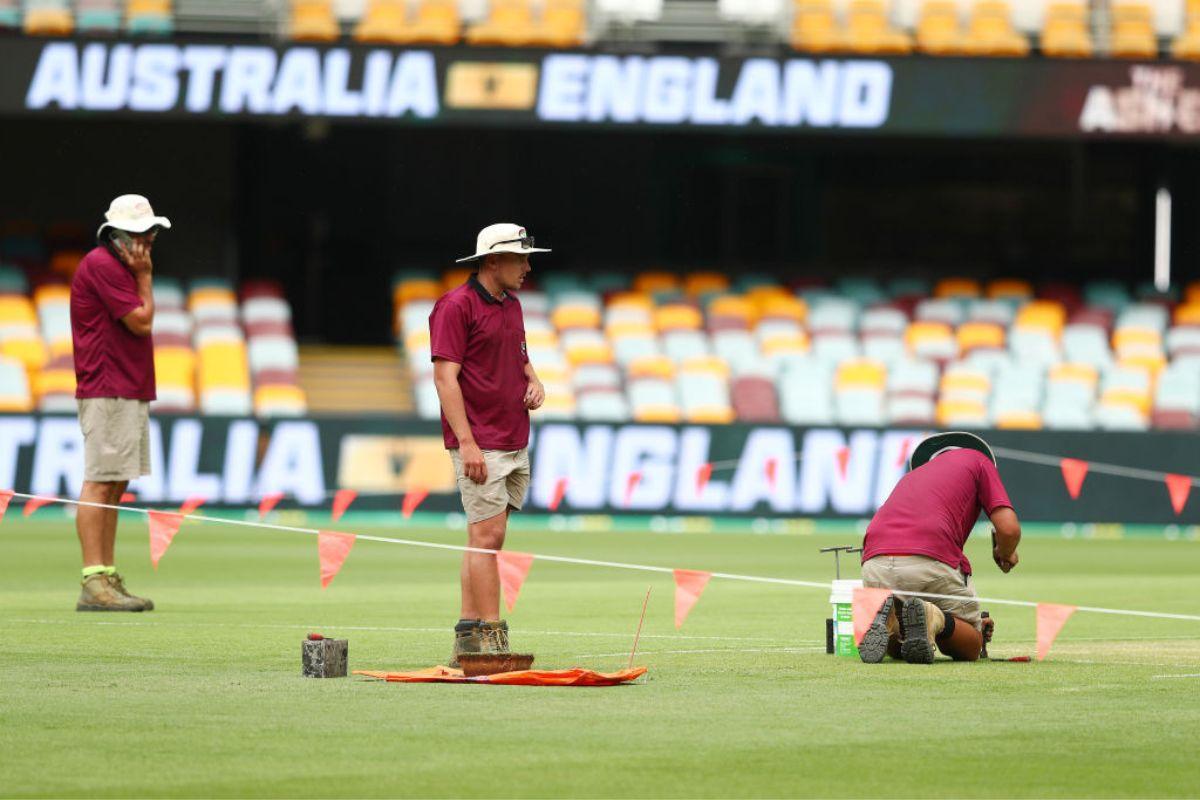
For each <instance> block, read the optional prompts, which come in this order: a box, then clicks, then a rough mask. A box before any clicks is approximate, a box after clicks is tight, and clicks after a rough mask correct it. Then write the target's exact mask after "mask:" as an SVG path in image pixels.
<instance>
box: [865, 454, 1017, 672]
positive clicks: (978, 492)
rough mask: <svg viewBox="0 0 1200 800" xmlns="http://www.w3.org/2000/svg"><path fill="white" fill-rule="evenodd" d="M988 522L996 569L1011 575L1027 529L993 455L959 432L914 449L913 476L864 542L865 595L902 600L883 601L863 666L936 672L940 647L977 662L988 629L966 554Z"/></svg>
mask: <svg viewBox="0 0 1200 800" xmlns="http://www.w3.org/2000/svg"><path fill="white" fill-rule="evenodd" d="M981 512H982V513H984V514H986V515H987V516H988V518H989V519H990V520H991V522H992V525H993V530H992V560H994V561H995V562H996V566H997V567H999V568H1000V570H1001V571H1003V572H1005V573H1007V572H1009V571H1011V570H1012V568H1013V567H1015V566H1016V565H1017V562H1018V561H1019V560H1020V559H1019V557H1018V556H1017V545H1018V544H1020V542H1021V523H1020V521H1019V520H1018V519H1017V514H1016V512H1015V511H1013V507H1012V503H1011V502H1010V501H1009V499H1008V492H1007V491H1005V489H1004V484H1003V483H1001V482H1000V473H999V472H997V471H996V456H995V454H994V453H992V448H991V447H989V446H988V443H987V442H985V441H984V440H983V439H981V438H979V437H978V436H976V435H975V434H973V433H964V432H961V431H950V432H948V433H938V434H934V435H933V436H930V437H928V438H927V439H925V440H923V441H922V442H921V443H920V444H918V445H917V446H916V447H915V448H913V452H912V455H911V456H910V457H909V471H908V473H907V474H906V475H905V476H904V477H903V478H901V479H900V482H899V483H897V484H896V488H894V489H893V490H892V493H891V494H890V495H889V496H888V499H887V500H886V501H885V502H884V504H883V505H882V506H880V508H879V511H877V512H876V513H875V516H874V518H872V520H871V523H870V524H869V525H868V526H867V533H866V536H865V537H864V538H863V554H862V560H863V564H862V580H863V585H864V586H873V587H879V588H884V589H892V590H895V591H897V592H898V593H899V594H896V595H892V596H889V597H888V598H887V599H886V600H885V601H884V603H883V606H882V607H881V608H880V609H879V613H878V614H876V615H875V619H874V620H873V621H872V624H871V627H870V628H869V629H868V631H867V633H866V635H865V636H863V640H862V643H861V644H860V646H859V655H860V656H861V657H862V660H863V661H866V662H867V663H878V662H880V661H882V660H883V657H884V655H885V654H886V655H891V656H892V657H893V658H903V659H904V660H905V661H907V662H908V663H910V664H931V663H933V656H934V648H935V647H936V648H937V649H938V650H941V651H942V652H943V653H944V654H946V655H948V656H950V657H951V658H953V659H955V660H957V661H974V660H975V659H977V658H979V656H980V652H981V650H982V648H983V644H984V642H985V641H986V640H987V639H990V638H991V624H990V623H991V620H984V619H983V618H982V614H981V612H980V610H979V601H978V600H977V599H976V595H975V588H974V586H972V585H971V562H970V560H968V559H967V556H966V554H965V553H964V552H963V546H964V545H965V544H966V543H967V538H968V537H969V536H970V535H971V530H972V529H973V528H974V527H975V522H976V521H977V520H978V519H979V515H980V513H981ZM906 591H908V592H922V593H926V594H931V595H942V597H931V598H926V599H918V598H915V597H908V596H905V595H904V594H903V593H904V592H906ZM985 623H986V624H985Z"/></svg>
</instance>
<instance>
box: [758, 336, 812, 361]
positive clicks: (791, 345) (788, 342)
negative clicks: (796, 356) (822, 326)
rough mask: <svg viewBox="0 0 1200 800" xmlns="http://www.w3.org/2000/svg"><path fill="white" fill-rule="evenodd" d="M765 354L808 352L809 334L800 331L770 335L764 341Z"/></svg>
mask: <svg viewBox="0 0 1200 800" xmlns="http://www.w3.org/2000/svg"><path fill="white" fill-rule="evenodd" d="M761 346H762V351H763V355H766V356H781V355H786V354H788V353H807V352H808V335H807V334H805V333H804V332H803V331H800V332H799V333H780V334H775V335H774V336H768V337H767V338H765V339H763V341H762V345H761Z"/></svg>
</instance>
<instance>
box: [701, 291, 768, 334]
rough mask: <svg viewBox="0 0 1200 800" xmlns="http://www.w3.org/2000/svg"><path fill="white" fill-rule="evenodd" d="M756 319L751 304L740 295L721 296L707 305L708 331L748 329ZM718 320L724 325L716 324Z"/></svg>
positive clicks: (755, 313)
mask: <svg viewBox="0 0 1200 800" xmlns="http://www.w3.org/2000/svg"><path fill="white" fill-rule="evenodd" d="M757 318H758V314H757V311H756V310H755V306H754V304H753V303H752V302H750V301H749V300H747V299H746V298H745V297H742V296H741V295H723V296H720V297H715V298H713V300H712V302H710V303H709V304H708V327H709V330H721V329H725V330H728V329H737V328H742V329H745V328H749V327H750V326H751V325H752V324H753V323H754V322H755V321H756V320H757ZM718 320H723V321H725V323H726V324H717V321H718Z"/></svg>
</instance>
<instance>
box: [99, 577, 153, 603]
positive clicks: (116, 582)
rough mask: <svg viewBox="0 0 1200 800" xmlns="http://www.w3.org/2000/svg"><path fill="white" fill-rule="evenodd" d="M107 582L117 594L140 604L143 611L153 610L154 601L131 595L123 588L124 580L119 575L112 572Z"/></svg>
mask: <svg viewBox="0 0 1200 800" xmlns="http://www.w3.org/2000/svg"><path fill="white" fill-rule="evenodd" d="M108 582H109V584H110V585H111V586H112V587H113V589H115V590H116V591H117V594H121V595H124V596H125V597H128V598H129V599H130V600H137V601H138V602H139V603H141V604H142V610H143V611H153V610H154V601H153V600H151V599H150V598H149V597H138V596H137V595H136V594H133V593H132V592H130V591H129V590H128V589H126V588H125V579H124V578H122V577H121V573H119V572H114V573H113V574H112V575H109V576H108Z"/></svg>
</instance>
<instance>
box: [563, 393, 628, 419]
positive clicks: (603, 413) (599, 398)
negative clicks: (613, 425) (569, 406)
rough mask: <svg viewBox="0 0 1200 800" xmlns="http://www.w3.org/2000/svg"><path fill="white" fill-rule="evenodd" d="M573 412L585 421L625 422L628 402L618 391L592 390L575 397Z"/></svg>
mask: <svg viewBox="0 0 1200 800" xmlns="http://www.w3.org/2000/svg"><path fill="white" fill-rule="evenodd" d="M575 413H576V415H577V416H578V417H579V419H581V420H584V421H587V422H627V421H629V418H630V414H629V403H628V402H627V401H626V400H625V395H623V394H622V393H621V392H619V391H611V390H592V391H587V392H581V393H580V394H579V395H578V397H577V398H576V402H575Z"/></svg>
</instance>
